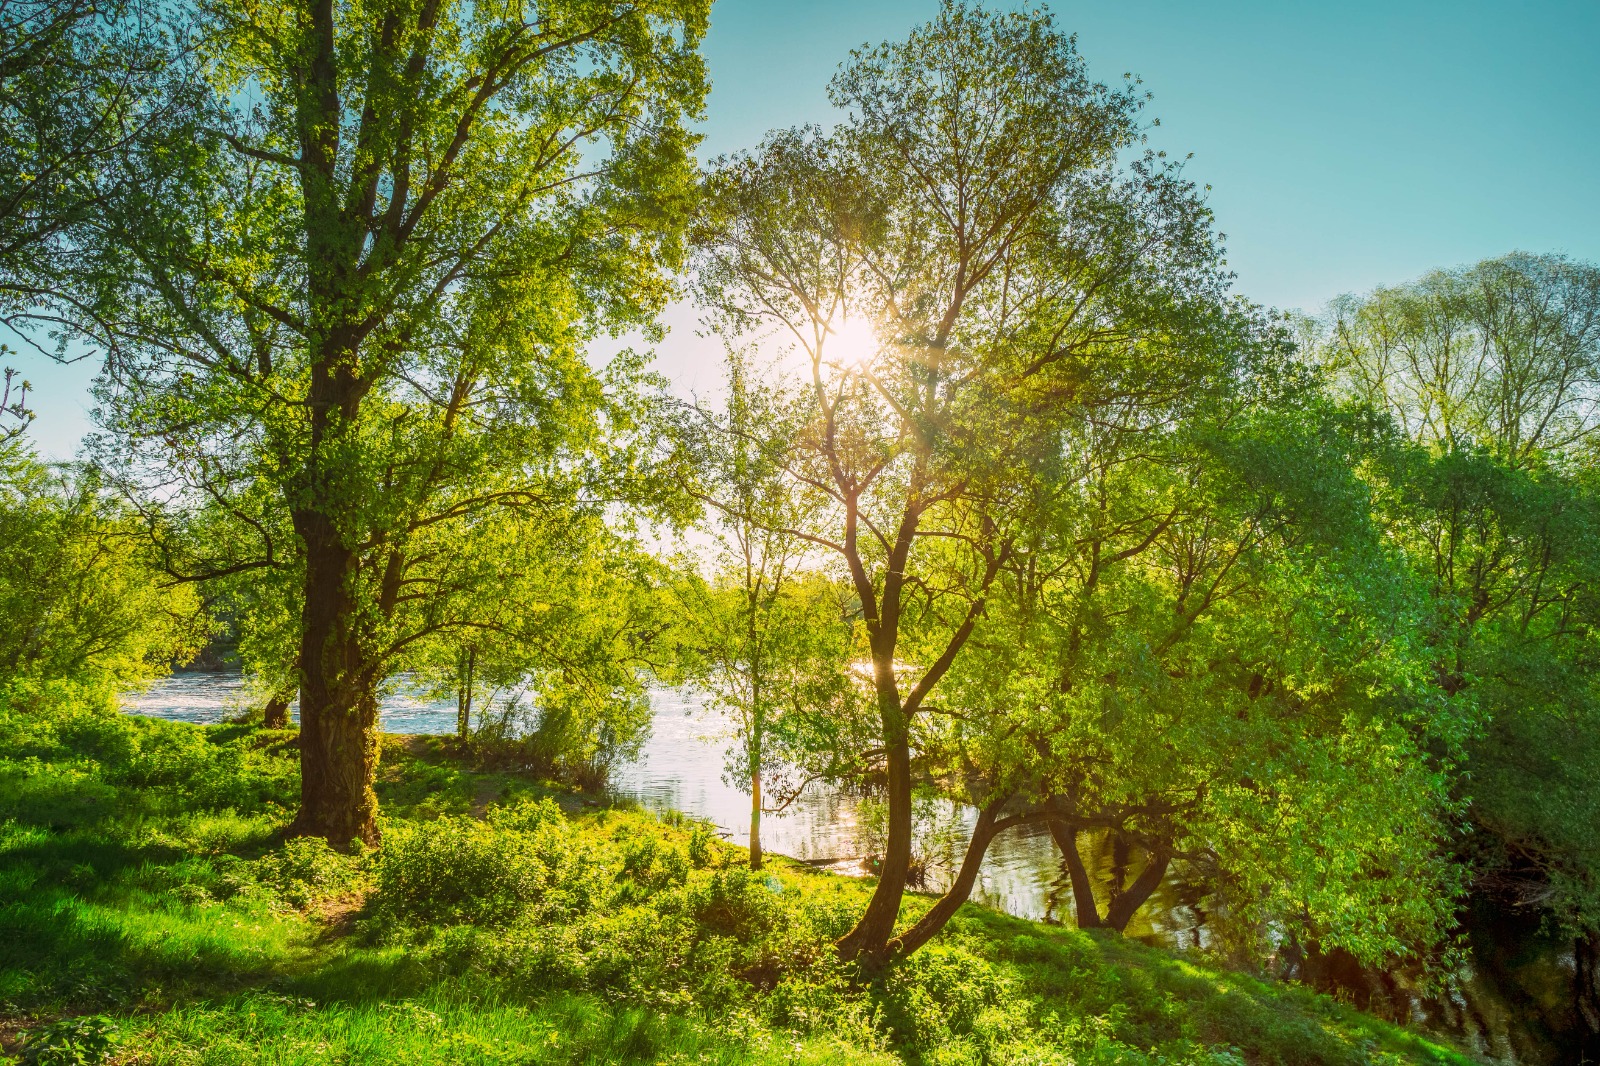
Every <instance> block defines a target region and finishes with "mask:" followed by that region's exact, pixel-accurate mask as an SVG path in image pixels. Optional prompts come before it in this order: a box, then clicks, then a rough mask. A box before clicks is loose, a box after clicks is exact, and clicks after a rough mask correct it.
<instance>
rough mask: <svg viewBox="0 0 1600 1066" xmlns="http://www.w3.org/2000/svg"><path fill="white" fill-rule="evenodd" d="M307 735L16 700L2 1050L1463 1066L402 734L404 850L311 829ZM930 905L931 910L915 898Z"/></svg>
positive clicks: (1341, 1011) (1263, 997)
mask: <svg viewBox="0 0 1600 1066" xmlns="http://www.w3.org/2000/svg"><path fill="white" fill-rule="evenodd" d="M293 742H294V735H293V734H292V733H288V732H267V731H262V730H258V729H254V728H251V727H246V726H217V727H209V728H201V727H194V726H186V725H180V724H176V723H170V722H161V721H155V720H150V719H139V718H131V717H126V716H122V715H119V714H117V713H116V712H115V710H114V708H113V707H112V706H111V705H110V703H109V702H108V701H107V700H106V699H105V698H103V697H96V696H95V695H94V694H92V693H87V692H83V691H78V690H72V689H67V688H62V689H51V690H36V691H31V692H27V693H17V692H12V693H10V694H9V695H7V696H6V697H5V699H4V701H3V702H0V1045H3V1047H4V1048H5V1050H6V1052H8V1053H10V1054H12V1055H16V1056H19V1057H21V1058H22V1059H23V1060H24V1061H29V1062H38V1063H49V1062H93V1061H107V1060H108V1058H109V1060H111V1061H118V1062H126V1063H179V1062H183V1063H206V1064H222V1063H302V1062H303V1063H312V1062H317V1063H323V1062H349V1063H389V1062H393V1063H401V1062H405V1063H574V1064H576V1063H633V1062H640V1063H642V1062H709V1063H730V1064H731V1063H780V1062H783V1063H807V1062H814V1063H827V1064H829V1066H845V1064H850V1063H893V1062H909V1063H915V1064H926V1066H934V1064H939V1066H943V1064H952V1066H953V1064H964V1063H973V1064H977V1063H1017V1064H1021V1063H1028V1064H1049V1063H1063V1064H1065V1063H1076V1064H1113V1063H1115V1064H1129V1066H1137V1064H1157V1063H1161V1064H1180V1063H1183V1064H1187V1063H1193V1064H1217V1066H1221V1064H1230V1063H1252V1064H1253V1063H1263V1064H1284V1066H1289V1064H1317V1063H1329V1064H1345V1063H1350V1064H1355V1063H1454V1062H1462V1061H1464V1060H1462V1059H1460V1058H1459V1057H1458V1056H1456V1055H1455V1054H1454V1053H1452V1052H1450V1051H1448V1050H1446V1049H1443V1048H1440V1047H1437V1046H1435V1045H1433V1044H1431V1043H1429V1042H1427V1041H1426V1040H1424V1039H1422V1038H1421V1037H1418V1036H1416V1035H1414V1034H1411V1033H1409V1032H1407V1031H1405V1030H1402V1029H1399V1028H1396V1027H1393V1026H1390V1025H1386V1024H1384V1023H1381V1022H1378V1021H1376V1020H1374V1019H1371V1018H1368V1017H1366V1016H1364V1015H1361V1014H1359V1013H1357V1012H1355V1011H1353V1010H1351V1009H1349V1008H1346V1007H1343V1006H1340V1005H1337V1004H1335V1003H1333V1002H1332V1001H1330V1000H1328V999H1326V998H1324V997H1321V996H1318V995H1315V994H1313V993H1311V992H1309V991H1306V990H1303V989H1299V988H1294V987H1288V986H1283V985H1276V984H1268V983H1264V982H1260V981H1256V980H1253V979H1251V978H1249V977H1246V976H1243V975H1239V974H1235V973H1231V972H1229V971H1226V970H1223V969H1218V968H1214V967H1210V966H1207V965H1203V964H1201V963H1200V962H1198V961H1195V960H1190V959H1185V958H1182V957H1178V956H1174V955H1171V954H1168V953H1164V952H1161V951H1157V950H1155V949H1151V948H1145V947H1143V946H1141V945H1138V944H1136V943H1132V942H1128V941H1123V940H1121V939H1119V938H1116V937H1114V936H1107V935H1101V934H1094V935H1091V934H1087V933H1080V932H1076V931H1071V930H1065V929H1061V928H1056V927H1049V926H1044V925H1039V924H1036V923H1031V922H1024V921H1019V920H1016V919H1011V918H1008V917H1005V916H1003V915H999V914H996V913H994V912H992V911H988V910H985V909H982V908H978V907H968V908H966V909H965V910H963V911H962V912H961V914H960V915H959V916H958V917H957V919H956V920H955V921H954V922H952V923H951V925H950V927H949V928H948V929H947V930H946V932H945V933H944V934H942V935H941V936H940V937H939V938H938V939H937V940H936V941H934V942H933V943H932V944H930V945H929V946H927V947H926V948H924V949H923V950H922V951H920V952H918V953H917V954H915V955H913V956H912V957H911V958H910V959H908V960H905V961H904V962H902V963H901V964H899V965H897V966H895V967H893V968H892V969H890V970H889V971H888V972H887V973H886V974H883V975H881V976H879V977H877V978H876V979H873V980H870V981H869V980H866V979H864V978H863V976H862V975H860V974H858V973H856V972H854V971H853V970H852V969H851V968H850V967H848V966H846V965H844V964H842V963H841V962H840V961H839V959H838V958H837V956H836V955H835V953H834V951H833V948H832V942H833V940H834V939H835V938H836V937H838V936H839V935H840V934H841V933H842V932H844V931H845V930H846V929H847V928H848V927H849V925H850V923H851V921H852V920H853V919H854V917H855V915H856V914H858V913H859V911H860V908H861V907H862V905H863V904H864V901H865V898H866V891H867V888H868V885H867V884H866V883H864V882H861V881H853V880H850V879H846V878H841V877H836V876H833V875H829V874H823V873H817V872H815V871H811V870H809V869H807V868H805V867H803V866H801V865H799V864H794V863H788V862H786V861H783V860H781V859H780V860H776V861H774V862H772V863H771V868H770V869H769V870H767V871H765V872H762V873H752V872H750V871H749V870H748V869H746V868H745V867H744V866H743V863H742V860H743V854H742V852H740V851H739V850H737V849H734V848H732V847H730V846H728V845H726V844H723V843H721V842H720V841H718V840H716V839H715V837H714V836H713V835H712V834H711V833H710V832H709V831H708V829H707V827H705V826H704V825H700V824H697V823H695V822H693V821H692V820H686V819H683V818H681V817H671V818H666V819H661V818H657V817H655V816H653V815H650V814H647V813H645V812H642V811H639V810H636V809H625V808H620V807H610V806H605V805H603V804H599V803H597V802H596V801H595V800H593V799H589V800H585V798H584V797H582V796H579V795H577V794H574V793H571V792H569V791H563V790H561V789H559V788H557V787H555V786H542V785H539V784H536V783H534V782H530V781H527V780H525V779H521V778H517V777H514V776H508V775H487V774H477V773H472V772H470V771H468V770H466V769H465V768H463V767H462V766H461V765H460V764H458V763H456V762H454V761H453V760H452V759H451V758H450V755H449V751H448V749H447V747H446V746H445V745H443V744H442V743H441V742H439V741H436V740H426V739H422V738H387V741H386V744H385V749H384V752H383V759H382V767H383V770H382V779H381V781H380V788H379V795H380V799H381V801H382V803H383V809H384V812H385V814H384V820H383V833H384V844H383V846H382V847H381V848H378V849H376V850H372V851H358V852H357V853H355V854H351V855H346V854H341V853H339V852H336V851H334V850H332V849H330V848H328V847H327V846H326V845H324V844H322V843H321V842H318V841H309V840H284V839H282V830H283V828H284V826H285V825H286V824H287V821H288V819H289V816H290V815H291V813H292V807H293V803H294V799H295V795H296V792H297V778H296V760H295V751H294V748H293ZM907 906H908V913H907V915H906V917H907V918H910V917H913V915H912V914H911V913H910V911H913V910H916V909H918V908H920V907H923V906H926V900H925V899H922V898H913V899H912V900H910V901H909V902H908V904H907Z"/></svg>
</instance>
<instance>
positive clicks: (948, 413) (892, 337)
mask: <svg viewBox="0 0 1600 1066" xmlns="http://www.w3.org/2000/svg"><path fill="white" fill-rule="evenodd" d="M830 94H831V97H832V99H833V100H834V102H835V104H836V105H837V106H839V107H840V108H842V109H844V110H846V111H847V113H848V118H847V119H846V120H845V122H844V123H843V124H842V125H841V126H840V128H839V129H838V130H837V131H836V132H835V133H833V134H831V135H827V136H824V135H822V134H820V133H817V132H815V131H804V130H802V131H790V132H787V133H779V134H775V135H772V136H771V137H769V138H768V140H767V141H766V142H765V143H764V144H763V145H762V146H761V147H760V148H759V149H758V150H757V151H755V152H754V153H752V154H748V155H743V156H736V157H734V158H732V159H727V160H723V161H721V162H720V164H719V166H718V168H717V171H716V173H715V175H714V176H713V179H712V187H711V193H710V200H711V208H710V212H709V214H708V221H707V224H706V226H705V228H704V233H703V235H702V236H703V239H702V241H701V244H700V247H701V256H700V260H699V264H698V268H699V269H698V276H699V278H700V286H701V298H702V300H703V302H704V303H705V304H706V305H707V306H709V307H711V308H713V309H714V311H715V313H716V314H717V315H718V316H720V318H719V321H720V323H721V325H722V326H723V328H724V329H725V330H726V331H727V332H729V333H763V332H771V331H777V333H778V335H779V337H780V338H781V340H782V341H784V342H787V343H789V344H791V345H792V346H793V347H794V348H795V349H796V350H797V351H798V352H799V353H800V354H801V355H802V356H803V357H804V358H805V360H806V362H807V363H808V367H807V377H808V378H809V384H808V386H807V388H806V390H805V401H806V404H807V408H808V410H809V424H808V428H807V431H806V433H805V434H804V436H803V437H802V438H801V441H800V444H801V447H800V448H799V449H798V450H797V451H796V453H795V458H794V459H793V460H792V461H791V463H790V464H789V473H790V476H792V477H794V478H796V479H798V480H799V481H801V482H802V483H804V484H808V485H810V486H812V487H814V488H815V489H817V490H818V491H821V492H823V493H825V494H826V495H827V496H828V498H829V501H830V505H831V512H830V517H831V519H832V523H831V527H830V529H829V530H828V532H827V533H826V534H805V537H806V539H808V542H809V543H811V544H813V545H814V546H816V547H817V548H820V549H825V550H827V551H829V552H832V553H834V554H835V555H836V557H837V558H838V559H839V561H840V562H841V563H842V564H843V565H844V567H845V568H846V571H847V573H848V576H849V580H850V583H851V589H852V591H853V593H854V594H855V596H856V598H857V599H858V600H859V602H860V609H861V613H862V618H863V624H864V628H865V630H866V637H867V644H868V647H869V655H870V660H871V664H872V685H873V694H874V695H873V700H874V707H875V716H876V721H877V726H878V729H879V738H878V740H879V743H880V744H881V748H880V749H879V750H880V751H881V755H880V756H879V757H878V762H877V765H876V767H875V772H876V773H878V774H880V775H881V777H880V778H879V779H880V780H882V781H883V783H884V788H885V791H886V793H887V801H888V808H889V817H888V829H887V838H886V842H885V856H884V862H883V865H882V869H881V876H880V878H879V881H878V885H877V887H876V889H875V890H874V893H873V896H872V899H871V901H870V902H869V904H868V906H867V909H866V911H865V913H864V914H863V916H862V917H861V920H860V921H859V922H858V923H857V925H856V927H855V928H854V929H853V930H852V931H851V932H850V933H849V934H847V935H846V936H845V937H844V938H843V939H842V940H841V942H840V947H841V950H842V951H843V953H844V954H845V955H846V956H847V957H851V958H855V959H859V960H861V961H863V962H865V963H866V964H868V965H878V964H881V963H882V962H883V961H885V960H886V959H887V958H889V957H890V956H892V955H893V954H894V952H895V951H896V950H897V948H896V946H895V945H893V944H892V943H891V941H892V939H893V934H894V927H895V921H896V917H897V914H898V911H899V905H900V900H901V897H902V895H903V892H904V886H905V881H906V875H907V872H908V870H909V867H910V861H911V845H912V841H911V833H912V786H913V747H914V744H913V740H914V730H915V727H916V724H917V723H918V721H919V720H920V719H921V718H923V717H924V716H925V713H926V709H927V707H928V705H929V704H930V703H931V702H932V697H933V695H934V693H935V690H936V689H937V687H938V686H939V685H940V682H941V680H942V679H943V678H944V677H945V676H946V674H948V673H949V672H950V670H951V668H952V666H953V664H954V663H955V662H956V661H957V659H958V658H959V657H960V656H961V655H962V654H963V651H964V649H965V647H966V646H967V644H968V642H969V639H970V637H971V636H972V633H973V631H974V628H975V627H976V626H977V625H978V624H979V621H980V619H981V618H982V617H983V615H984V612H985V608H986V604H987V603H988V600H989V597H990V594H991V591H992V588H993V586H994V584H995V582H996V580H997V579H998V578H999V577H1000V575H1001V573H1002V572H1003V570H1004V568H1005V567H1006V565H1007V563H1008V562H1009V561H1010V560H1011V559H1012V558H1013V557H1014V555H1015V553H1016V551H1017V538H1018V537H1019V536H1022V535H1024V533H1025V531H1026V516H1027V514H1028V508H1029V506H1030V504H1031V491H1030V490H1031V482H1032V481H1033V472H1034V470H1035V468H1036V464H1037V463H1041V462H1044V461H1046V460H1047V459H1048V458H1049V457H1050V456H1051V455H1052V454H1053V453H1054V452H1055V451H1056V449H1057V447H1058V442H1059V441H1060V440H1061V434H1062V433H1063V432H1065V431H1066V430H1067V429H1068V428H1069V427H1071V426H1075V425H1084V424H1086V423H1087V424H1092V423H1093V421H1094V419H1095V418H1097V417H1098V416H1099V414H1101V413H1103V412H1105V411H1108V410H1113V409H1119V408H1124V407H1131V408H1134V409H1143V408H1144V405H1145V404H1146V403H1147V402H1148V403H1149V410H1151V411H1152V412H1155V411H1159V410H1163V405H1168V406H1179V407H1181V404H1182V402H1183V397H1185V396H1191V395H1195V396H1197V395H1203V394H1204V393H1205V392H1206V390H1207V389H1208V388H1209V387H1211V386H1212V385H1214V384H1215V383H1217V382H1220V381H1222V380H1224V378H1225V376H1226V374H1227V372H1228V367H1229V365H1230V361H1231V360H1232V359H1233V358H1234V357H1235V353H1234V352H1233V351H1232V350H1231V348H1230V345H1231V343H1232V342H1233V340H1234V339H1235V337H1236V335H1237V332H1238V331H1237V330H1236V329H1234V328H1233V327H1232V325H1231V322H1230V319H1229V317H1228V315H1227V313H1226V311H1225V308H1224V299H1223V291H1224V289H1225V286H1226V275H1225V274H1224V272H1223V270H1222V268H1221V260H1220V250H1219V248H1218V246H1217V244H1216V241H1215V240H1214V238H1213V235H1212V233H1211V231H1210V227H1209V219H1210V216H1209V214H1208V212H1207V211H1206V209H1205V207H1204V205H1203V203H1202V202H1201V200H1200V198H1199V195H1198V191H1197V190H1196V189H1195V188H1194V187H1193V186H1192V185H1191V184H1190V183H1188V182H1186V181H1184V180H1183V179H1182V177H1181V175H1180V174H1179V172H1178V170H1177V168H1175V167H1172V166H1170V165H1168V164H1167V163H1166V162H1165V161H1163V160H1162V159H1160V158H1159V157H1157V156H1155V155H1153V154H1151V155H1145V156H1143V157H1142V158H1138V159H1136V160H1134V161H1133V162H1131V163H1129V164H1127V165H1123V164H1121V163H1120V160H1121V158H1122V154H1123V153H1124V151H1125V150H1126V149H1128V148H1129V147H1130V146H1132V145H1135V144H1136V143H1137V142H1138V141H1139V139H1140V136H1141V132H1140V127H1139V125H1138V121H1137V115H1138V112H1139V109H1140V107H1141V105H1142V99H1141V97H1140V96H1139V95H1138V93H1137V92H1136V90H1135V89H1134V87H1133V86H1131V85H1130V86H1128V87H1125V88H1123V89H1120V90H1110V89H1107V88H1106V87H1104V86H1102V85H1097V84H1095V83H1093V82H1091V81H1090V80H1089V78H1088V75H1087V73H1086V72H1085V70H1084V66H1083V62H1082V60H1081V59H1080V58H1079V56H1078V55H1077V52H1076V50H1075V48H1074V46H1073V43H1072V41H1071V40H1070V39H1069V38H1067V37H1065V36H1063V35H1062V34H1060V33H1059V32H1058V31H1057V30H1056V29H1055V28H1054V26H1053V24H1052V22H1051V20H1050V18H1049V17H1048V16H1047V15H1045V14H1043V13H1037V12H1032V13H1016V14H995V13H988V12H983V11H979V10H975V9H972V8H969V7H966V6H963V5H958V4H954V3H946V4H944V5H943V6H942V7H941V9H940V13H939V14H938V16H937V17H936V18H935V19H934V20H933V21H932V22H931V23H929V24H928V25H926V26H924V27H921V28H919V29H917V30H916V31H914V32H913V33H912V35H911V36H910V37H909V38H908V39H907V40H906V41H904V42H902V43H898V44H890V45H884V46H881V47H879V48H876V49H867V50H862V51H858V52H856V53H853V54H852V57H851V59H850V61H849V62H848V63H847V65H846V66H845V68H844V69H843V70H842V71H841V72H840V73H839V75H838V76H836V77H835V79H834V81H833V82H832V85H831V87H830ZM861 322H866V323H870V324H871V326H872V327H873V329H874V331H875V337H874V338H873V339H872V340H871V341H870V342H866V343H861V344H857V345H855V346H851V345H843V346H841V345H840V344H839V343H838V342H839V340H840V338H847V337H851V336H853V335H856V328H857V327H854V326H853V325H852V323H861ZM1130 366H1137V367H1139V368H1140V369H1141V370H1143V371H1145V372H1146V378H1145V380H1144V381H1143V382H1142V383H1141V385H1140V390H1141V391H1127V390H1125V389H1124V385H1125V384H1126V383H1125V382H1124V381H1122V380H1119V378H1118V376H1117V374H1116V373H1115V372H1103V371H1102V368H1112V367H1115V368H1116V369H1123V368H1127V367H1130ZM1147 398H1148V399H1147ZM1152 417H1154V415H1152ZM991 828H992V827H991Z"/></svg>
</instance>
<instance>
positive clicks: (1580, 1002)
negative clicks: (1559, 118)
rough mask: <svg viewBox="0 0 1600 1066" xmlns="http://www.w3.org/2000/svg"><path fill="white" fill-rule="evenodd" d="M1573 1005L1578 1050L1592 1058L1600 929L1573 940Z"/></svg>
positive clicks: (1598, 1033)
mask: <svg viewBox="0 0 1600 1066" xmlns="http://www.w3.org/2000/svg"><path fill="white" fill-rule="evenodd" d="M1572 958H1573V961H1574V962H1575V963H1576V965H1577V969H1576V971H1575V972H1574V973H1573V975H1572V1005H1573V1008H1574V1010H1575V1012H1576V1013H1577V1015H1578V1041H1579V1050H1580V1051H1581V1052H1582V1053H1583V1054H1584V1055H1585V1056H1589V1057H1587V1058H1585V1059H1584V1061H1586V1062H1587V1061H1591V1059H1592V1057H1593V1056H1594V1054H1595V1053H1596V1052H1600V933H1595V932H1590V933H1589V934H1588V935H1586V936H1580V937H1578V938H1577V939H1576V940H1574V941H1573V944H1572Z"/></svg>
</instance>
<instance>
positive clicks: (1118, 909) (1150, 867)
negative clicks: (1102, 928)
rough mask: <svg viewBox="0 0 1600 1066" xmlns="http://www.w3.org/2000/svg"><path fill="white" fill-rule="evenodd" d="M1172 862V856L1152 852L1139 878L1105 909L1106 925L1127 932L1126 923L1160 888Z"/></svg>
mask: <svg viewBox="0 0 1600 1066" xmlns="http://www.w3.org/2000/svg"><path fill="white" fill-rule="evenodd" d="M1171 862H1172V856H1170V855H1167V854H1165V853H1164V852H1159V851H1153V852H1151V853H1150V861H1149V862H1148V863H1146V864H1145V868H1144V869H1143V870H1141V871H1139V876H1138V877H1136V878H1134V879H1133V884H1131V885H1129V886H1128V888H1127V890H1126V891H1123V892H1120V893H1118V894H1117V896H1116V898H1114V899H1113V900H1112V901H1111V905H1110V906H1109V907H1107V908H1106V924H1107V925H1109V926H1110V927H1111V928H1113V929H1115V930H1116V931H1117V932H1119V933H1121V932H1124V931H1126V930H1127V928H1128V921H1129V920H1130V919H1131V918H1132V917H1133V916H1134V915H1135V914H1136V913H1138V910H1139V908H1140V907H1143V906H1144V905H1145V901H1146V900H1148V899H1149V898H1150V897H1151V896H1152V895H1153V894H1154V893H1155V890H1156V889H1158V888H1160V887H1161V882H1162V880H1163V879H1164V878H1165V877H1166V876H1167V866H1168V865H1169V864H1170V863H1171Z"/></svg>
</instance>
